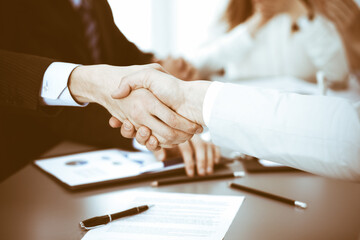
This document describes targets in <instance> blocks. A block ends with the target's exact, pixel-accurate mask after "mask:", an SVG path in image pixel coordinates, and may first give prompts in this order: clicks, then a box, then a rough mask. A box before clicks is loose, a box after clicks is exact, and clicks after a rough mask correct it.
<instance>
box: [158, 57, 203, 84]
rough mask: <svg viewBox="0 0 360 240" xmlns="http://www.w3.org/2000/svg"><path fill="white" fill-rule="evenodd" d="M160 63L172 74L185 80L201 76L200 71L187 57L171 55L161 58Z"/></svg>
mask: <svg viewBox="0 0 360 240" xmlns="http://www.w3.org/2000/svg"><path fill="white" fill-rule="evenodd" d="M158 63H159V64H160V65H161V66H162V67H163V68H164V69H165V70H166V71H167V72H168V73H170V74H171V75H173V76H175V77H176V78H179V79H181V80H184V81H192V80H196V79H198V77H199V73H198V71H197V70H196V69H195V67H194V66H192V65H191V64H190V63H189V62H187V61H186V60H185V59H183V58H181V57H179V58H173V57H171V56H169V57H167V58H165V59H162V60H159V61H158Z"/></svg>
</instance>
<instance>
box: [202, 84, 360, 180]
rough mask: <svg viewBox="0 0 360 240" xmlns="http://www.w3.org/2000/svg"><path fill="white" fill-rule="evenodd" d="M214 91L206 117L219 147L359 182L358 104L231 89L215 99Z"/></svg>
mask: <svg viewBox="0 0 360 240" xmlns="http://www.w3.org/2000/svg"><path fill="white" fill-rule="evenodd" d="M212 86H216V85H211V86H210V87H209V90H208V91H209V95H208V94H206V97H205V100H204V105H203V111H204V112H203V114H204V120H205V122H206V123H207V126H208V128H209V130H210V134H211V137H212V141H213V142H214V143H215V144H217V145H219V146H222V147H227V148H231V149H233V150H235V151H238V152H241V153H244V154H247V155H251V156H255V157H258V158H261V159H266V160H270V161H274V162H277V163H281V164H284V165H287V166H291V167H294V168H298V169H301V170H304V171H308V172H312V173H315V174H319V175H324V176H330V177H336V178H342V179H350V180H356V181H360V104H359V103H357V104H353V103H350V102H349V101H347V100H345V99H342V98H335V97H326V96H309V95H300V94H294V93H283V92H280V91H277V90H269V89H258V88H251V87H246V86H241V85H236V84H230V83H229V84H228V83H226V84H224V85H223V86H222V87H221V88H218V89H219V91H218V92H217V93H215V94H214V92H215V90H212V89H213V88H211V87H212ZM212 91H213V92H212ZM211 96H215V98H216V99H215V100H214V99H211ZM211 102H212V103H211ZM209 115H210V118H208V116H209Z"/></svg>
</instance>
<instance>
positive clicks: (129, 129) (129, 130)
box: [120, 120, 136, 138]
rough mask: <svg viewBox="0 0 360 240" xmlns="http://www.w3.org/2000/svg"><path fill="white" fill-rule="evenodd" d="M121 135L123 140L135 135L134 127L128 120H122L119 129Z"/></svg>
mask: <svg viewBox="0 0 360 240" xmlns="http://www.w3.org/2000/svg"><path fill="white" fill-rule="evenodd" d="M120 132H121V135H122V136H123V137H125V138H134V137H135V135H136V130H135V127H134V126H133V125H132V123H131V122H130V121H129V120H124V122H123V125H122V126H121V129H120Z"/></svg>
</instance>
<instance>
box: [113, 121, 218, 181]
mask: <svg viewBox="0 0 360 240" xmlns="http://www.w3.org/2000/svg"><path fill="white" fill-rule="evenodd" d="M110 122H111V126H112V127H121V128H122V129H121V134H122V135H123V136H124V137H126V138H134V137H135V138H136V141H138V143H139V144H141V145H145V146H146V147H147V148H148V149H149V150H151V151H153V152H154V155H155V157H156V158H157V159H158V160H159V161H164V160H166V159H167V158H173V157H178V156H180V155H181V156H182V158H183V160H184V164H185V170H186V174H187V175H188V176H189V177H193V176H194V174H195V166H196V171H197V174H198V175H200V176H204V175H206V174H212V173H213V171H214V165H215V164H218V163H219V162H220V148H219V147H217V146H215V145H214V144H212V143H210V142H206V141H204V140H202V139H201V138H200V136H199V135H197V134H196V135H194V136H193V138H192V139H191V140H189V141H186V142H184V143H182V144H179V146H178V147H174V148H168V149H164V148H160V147H158V145H157V144H158V142H157V139H156V138H155V137H154V136H151V131H150V129H148V128H147V127H145V126H142V127H140V128H139V129H138V131H137V132H136V130H135V128H134V127H133V126H132V125H131V123H130V122H128V121H127V120H125V121H124V123H123V124H122V125H121V122H120V121H118V120H117V119H116V118H112V119H111V120H110ZM125 124H127V125H128V128H127V129H123V126H124V125H125Z"/></svg>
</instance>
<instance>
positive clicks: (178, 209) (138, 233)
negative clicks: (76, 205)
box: [83, 191, 244, 240]
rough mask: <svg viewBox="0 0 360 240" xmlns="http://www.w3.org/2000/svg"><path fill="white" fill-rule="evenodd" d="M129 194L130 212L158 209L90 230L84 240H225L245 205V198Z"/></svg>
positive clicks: (174, 194)
mask: <svg viewBox="0 0 360 240" xmlns="http://www.w3.org/2000/svg"><path fill="white" fill-rule="evenodd" d="M128 194H129V195H131V197H130V198H129V203H130V205H129V206H127V207H129V208H131V207H135V206H140V205H151V204H153V205H154V206H153V207H151V208H150V209H149V210H147V211H145V212H143V213H140V214H138V215H134V216H130V217H126V218H121V219H118V220H115V221H113V222H111V223H109V224H107V225H105V226H102V227H99V228H96V229H93V230H90V231H89V232H88V233H87V234H86V235H85V236H84V237H83V240H100V239H108V240H118V239H126V240H143V239H157V240H180V239H181V240H183V239H191V240H221V239H223V238H224V236H225V234H226V232H227V230H228V229H229V227H230V224H231V222H232V221H233V219H234V217H235V215H236V213H237V212H238V209H239V208H240V206H241V204H242V202H243V201H244V197H243V196H217V195H200V194H184V193H160V192H145V191H144V192H129V193H128ZM104 214H108V213H104Z"/></svg>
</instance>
